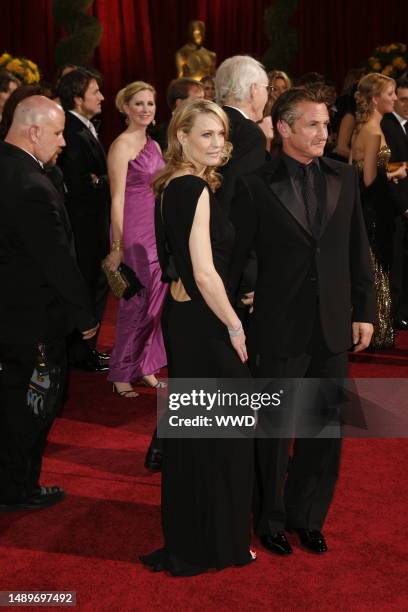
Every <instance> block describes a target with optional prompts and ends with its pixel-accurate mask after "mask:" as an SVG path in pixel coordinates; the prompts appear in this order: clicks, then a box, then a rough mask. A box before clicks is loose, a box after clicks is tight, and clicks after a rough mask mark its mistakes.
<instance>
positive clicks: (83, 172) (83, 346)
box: [57, 69, 110, 372]
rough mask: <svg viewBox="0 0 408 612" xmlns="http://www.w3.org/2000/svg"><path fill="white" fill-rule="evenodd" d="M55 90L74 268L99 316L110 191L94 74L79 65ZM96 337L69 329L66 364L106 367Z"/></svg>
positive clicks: (99, 95) (103, 290) (103, 294)
mask: <svg viewBox="0 0 408 612" xmlns="http://www.w3.org/2000/svg"><path fill="white" fill-rule="evenodd" d="M57 93H58V97H59V99H60V101H61V105H62V107H63V109H64V110H65V114H66V120H65V130H64V138H65V141H66V147H65V149H64V151H63V153H62V155H61V156H60V158H59V165H60V168H61V169H62V171H63V174H64V180H65V185H66V188H67V192H66V197H65V203H66V206H67V210H68V214H69V217H70V221H71V225H72V230H73V232H74V238H75V248H76V253H77V258H78V265H79V269H80V270H81V272H82V275H83V277H84V279H85V282H86V284H87V287H88V291H89V294H90V296H91V302H92V307H93V311H94V313H95V316H96V317H97V319H98V321H101V320H102V317H103V313H104V310H105V305H106V298H107V292H108V287H107V283H106V278H105V276H104V273H103V271H102V269H101V262H102V259H104V258H105V257H106V255H107V254H108V251H109V204H110V195H109V182H108V176H107V166H106V157H105V152H104V149H103V146H102V144H101V143H100V141H99V139H98V136H97V133H96V130H95V127H94V125H93V123H92V121H91V119H92V118H93V117H95V115H97V114H98V113H100V112H101V102H102V101H103V99H104V98H103V95H102V93H101V91H100V89H99V82H98V78H97V76H96V75H95V74H94V73H92V72H88V71H87V70H84V69H80V70H73V71H72V72H70V73H69V74H66V75H65V76H64V77H63V78H62V79H61V81H60V83H59V85H58V91H57ZM96 340H97V339H96V337H94V338H93V339H92V341H91V342H89V343H86V342H84V341H83V339H82V338H81V337H80V336H79V334H77V333H74V335H73V336H72V338H70V340H69V343H68V357H69V362H70V364H71V365H74V366H77V367H81V368H83V369H85V370H90V371H98V372H100V371H105V370H107V369H108V367H107V365H106V360H107V359H108V357H109V356H108V355H106V354H103V353H98V352H97V351H96Z"/></svg>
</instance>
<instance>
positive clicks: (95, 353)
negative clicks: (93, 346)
mask: <svg viewBox="0 0 408 612" xmlns="http://www.w3.org/2000/svg"><path fill="white" fill-rule="evenodd" d="M92 355H93V356H94V357H95V359H97V360H98V361H109V359H110V357H111V356H110V354H109V353H101V352H100V351H95V350H94V351H92Z"/></svg>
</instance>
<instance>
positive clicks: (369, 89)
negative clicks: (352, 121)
mask: <svg viewBox="0 0 408 612" xmlns="http://www.w3.org/2000/svg"><path fill="white" fill-rule="evenodd" d="M389 85H394V87H395V81H394V79H391V78H390V77H387V76H385V74H379V73H378V72H372V73H370V74H366V75H365V76H363V78H362V79H360V80H359V82H358V86H357V91H356V93H355V94H354V97H355V99H356V102H357V110H356V127H357V128H358V126H361V125H362V124H363V123H366V122H367V121H368V120H369V119H370V117H371V115H372V114H373V111H374V103H373V98H374V97H375V96H379V95H380V94H382V92H383V91H384V90H385V89H386V88H387V87H388V86H389Z"/></svg>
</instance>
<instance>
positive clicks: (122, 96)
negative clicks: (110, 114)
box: [115, 81, 156, 115]
mask: <svg viewBox="0 0 408 612" xmlns="http://www.w3.org/2000/svg"><path fill="white" fill-rule="evenodd" d="M146 89H147V90H148V91H151V92H152V94H153V95H154V96H155V97H156V90H155V88H154V87H153V85H150V84H149V83H145V82H144V81H134V82H133V83H129V85H126V87H124V88H123V89H121V90H120V91H118V93H117V94H116V98H115V104H116V108H117V109H118V111H119V112H120V113H122V114H123V115H125V114H126V113H125V104H129V102H130V101H131V99H132V98H133V96H134V95H136V94H137V93H139V91H144V90H146Z"/></svg>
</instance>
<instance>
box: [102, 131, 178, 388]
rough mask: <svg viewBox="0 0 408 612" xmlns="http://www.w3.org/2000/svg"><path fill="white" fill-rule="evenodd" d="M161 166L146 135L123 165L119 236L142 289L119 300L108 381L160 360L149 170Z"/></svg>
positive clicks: (159, 287)
mask: <svg viewBox="0 0 408 612" xmlns="http://www.w3.org/2000/svg"><path fill="white" fill-rule="evenodd" d="M163 165H164V162H163V158H162V156H161V155H160V153H159V151H158V149H157V146H156V143H155V142H154V141H153V140H152V139H151V138H148V140H147V142H146V144H145V146H144V148H143V149H142V151H141V152H140V153H139V155H138V156H137V157H136V159H133V160H131V161H130V162H129V166H128V173H127V177H126V190H125V205H124V214H123V237H122V239H123V246H124V261H125V263H126V264H127V265H128V266H130V267H131V268H132V269H133V270H134V271H135V273H136V275H137V276H138V278H139V279H140V281H141V282H142V284H143V285H144V287H145V289H143V290H142V292H141V294H140V295H135V296H134V297H133V298H131V299H130V300H128V301H126V300H120V303H119V310H118V315H117V321H116V330H115V334H116V335H115V345H114V347H113V350H112V355H111V358H110V367H109V376H108V380H110V381H112V382H129V383H130V382H133V381H136V380H137V379H138V378H141V377H142V376H145V375H147V374H155V373H156V372H158V371H159V370H160V368H162V367H163V366H165V365H166V353H165V350H164V345H163V337H162V331H161V325H160V318H161V311H162V306H163V301H164V298H165V296H166V293H167V288H168V285H167V284H165V283H162V282H161V280H160V276H161V270H160V265H159V262H158V257H157V249H156V237H155V228H154V196H153V192H152V188H151V182H152V178H153V176H154V174H156V172H157V171H158V170H159V169H160V168H162V167H163Z"/></svg>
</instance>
